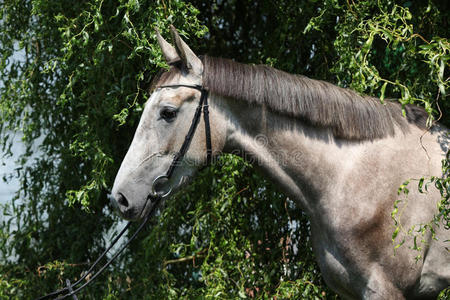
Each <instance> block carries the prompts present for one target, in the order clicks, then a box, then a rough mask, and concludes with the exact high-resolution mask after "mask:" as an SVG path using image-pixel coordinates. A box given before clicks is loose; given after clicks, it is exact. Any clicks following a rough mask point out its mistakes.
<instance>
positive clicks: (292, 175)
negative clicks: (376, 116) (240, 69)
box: [211, 97, 363, 212]
mask: <svg viewBox="0 0 450 300" xmlns="http://www.w3.org/2000/svg"><path fill="white" fill-rule="evenodd" d="M211 103H215V105H216V107H218V109H219V110H220V111H221V114H222V115H223V116H224V120H227V121H226V122H227V125H226V126H227V133H228V134H227V137H226V142H225V145H224V152H227V153H233V154H237V155H240V156H242V157H244V159H246V160H247V161H251V162H253V163H254V165H256V166H257V167H258V168H259V169H260V170H261V171H262V172H263V173H264V174H265V175H266V176H268V177H269V178H270V179H271V180H272V181H273V182H274V183H275V184H277V185H279V186H280V188H281V189H282V190H283V191H284V192H285V193H286V194H287V195H288V196H289V197H291V198H292V199H295V200H297V202H299V203H300V205H301V206H302V207H303V209H305V210H306V212H308V211H309V212H312V211H313V209H314V206H315V205H316V204H318V202H319V201H320V200H321V199H323V198H324V197H323V195H324V194H326V193H329V191H331V189H332V188H335V186H336V184H337V181H338V180H339V178H340V175H341V174H342V172H345V169H346V168H347V166H350V165H351V163H352V160H354V159H355V156H358V155H359V153H360V152H361V151H360V149H361V147H362V146H363V143H360V142H350V141H341V140H336V139H335V138H334V136H333V134H332V133H331V130H329V129H324V128H318V127H313V126H309V125H307V124H305V123H304V122H302V121H300V120H298V119H294V118H291V117H287V116H285V115H280V114H278V113H275V112H273V111H271V110H268V109H267V108H266V107H264V106H258V105H249V104H248V103H246V102H244V101H240V100H235V99H225V98H221V97H215V99H213V101H211Z"/></svg>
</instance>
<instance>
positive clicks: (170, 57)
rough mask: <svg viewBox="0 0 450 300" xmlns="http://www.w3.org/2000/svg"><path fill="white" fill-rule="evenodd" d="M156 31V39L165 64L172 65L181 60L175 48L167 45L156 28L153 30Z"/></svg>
mask: <svg viewBox="0 0 450 300" xmlns="http://www.w3.org/2000/svg"><path fill="white" fill-rule="evenodd" d="M155 31H156V38H157V39H158V44H159V47H161V50H162V53H163V55H164V58H165V59H166V61H167V63H169V64H170V63H173V62H175V61H178V60H181V58H180V57H179V56H178V54H177V51H176V50H175V48H174V47H173V46H172V45H171V44H169V43H168V42H167V41H166V40H165V39H164V38H163V37H162V36H161V33H160V32H159V30H158V28H155Z"/></svg>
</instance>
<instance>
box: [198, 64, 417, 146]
mask: <svg viewBox="0 0 450 300" xmlns="http://www.w3.org/2000/svg"><path fill="white" fill-rule="evenodd" d="M202 61H203V65H204V74H203V85H204V86H205V87H206V88H207V89H209V90H210V92H212V93H215V94H218V95H221V96H224V97H230V98H233V99H237V100H243V101H247V102H249V103H256V104H260V105H266V106H267V107H268V108H270V109H271V110H272V111H275V112H278V113H281V114H286V115H289V116H292V117H295V118H300V119H302V120H304V121H306V122H307V123H310V124H311V125H313V126H321V127H328V128H331V129H332V131H333V134H334V135H335V136H336V137H339V138H345V139H355V140H364V139H377V138H383V137H386V136H392V135H394V133H395V127H396V126H398V127H399V128H400V129H401V130H402V131H407V130H408V124H414V125H416V126H418V127H420V128H425V127H426V125H425V121H426V113H425V111H424V110H423V109H420V108H417V107H414V106H407V107H406V113H407V118H404V117H403V116H402V110H401V106H400V104H399V103H396V102H391V101H386V103H385V104H382V103H381V102H380V100H379V99H377V98H374V97H369V96H361V95H359V94H358V93H356V92H354V91H352V90H350V89H344V88H341V87H338V86H336V85H333V84H331V83H328V82H325V81H320V80H314V79H310V78H308V77H305V76H301V75H292V74H289V73H286V72H283V71H280V70H277V69H274V68H272V67H268V66H264V65H246V64H241V63H237V62H234V61H232V60H228V59H222V58H214V57H209V56H204V57H202Z"/></svg>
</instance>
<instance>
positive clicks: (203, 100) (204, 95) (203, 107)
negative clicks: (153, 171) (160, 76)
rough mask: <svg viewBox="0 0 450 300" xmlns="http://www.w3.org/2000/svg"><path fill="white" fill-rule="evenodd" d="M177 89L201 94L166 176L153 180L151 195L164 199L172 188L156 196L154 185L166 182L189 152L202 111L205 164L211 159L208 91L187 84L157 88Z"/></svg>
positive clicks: (201, 87)
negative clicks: (188, 89) (184, 88)
mask: <svg viewBox="0 0 450 300" xmlns="http://www.w3.org/2000/svg"><path fill="white" fill-rule="evenodd" d="M179 87H186V88H191V89H196V90H198V91H200V92H201V95H200V102H199V103H198V106H197V109H196V110H195V114H194V118H193V119H192V123H191V126H190V127H189V131H188V133H187V134H186V137H185V138H184V142H183V144H182V145H181V148H180V151H178V152H177V153H176V154H175V157H174V158H173V161H172V163H171V164H170V167H169V169H168V170H167V172H166V174H163V175H159V176H158V177H156V178H155V180H154V181H153V184H152V194H153V195H157V196H158V197H161V198H164V197H167V196H168V195H169V194H170V192H171V191H172V188H170V189H169V190H168V191H167V192H164V193H162V194H161V193H160V194H158V193H157V191H156V185H157V184H158V183H159V182H162V181H166V182H167V181H168V180H169V179H170V178H171V177H172V175H173V172H174V170H175V168H176V167H177V166H179V165H180V163H181V161H182V160H183V158H184V156H185V155H186V152H187V151H188V150H189V146H190V144H191V141H192V138H193V136H194V134H195V130H196V129H197V125H198V123H199V121H200V115H201V114H202V111H203V120H204V122H205V135H206V164H210V163H211V157H212V149H211V128H210V125H209V110H208V94H209V93H208V90H206V89H205V88H203V86H201V85H187V84H174V85H162V86H159V87H158V89H162V88H179Z"/></svg>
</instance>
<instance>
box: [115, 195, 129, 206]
mask: <svg viewBox="0 0 450 300" xmlns="http://www.w3.org/2000/svg"><path fill="white" fill-rule="evenodd" d="M117 203H119V205H121V206H123V207H128V200H127V198H125V196H124V195H123V194H122V193H119V194H118V195H117Z"/></svg>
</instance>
